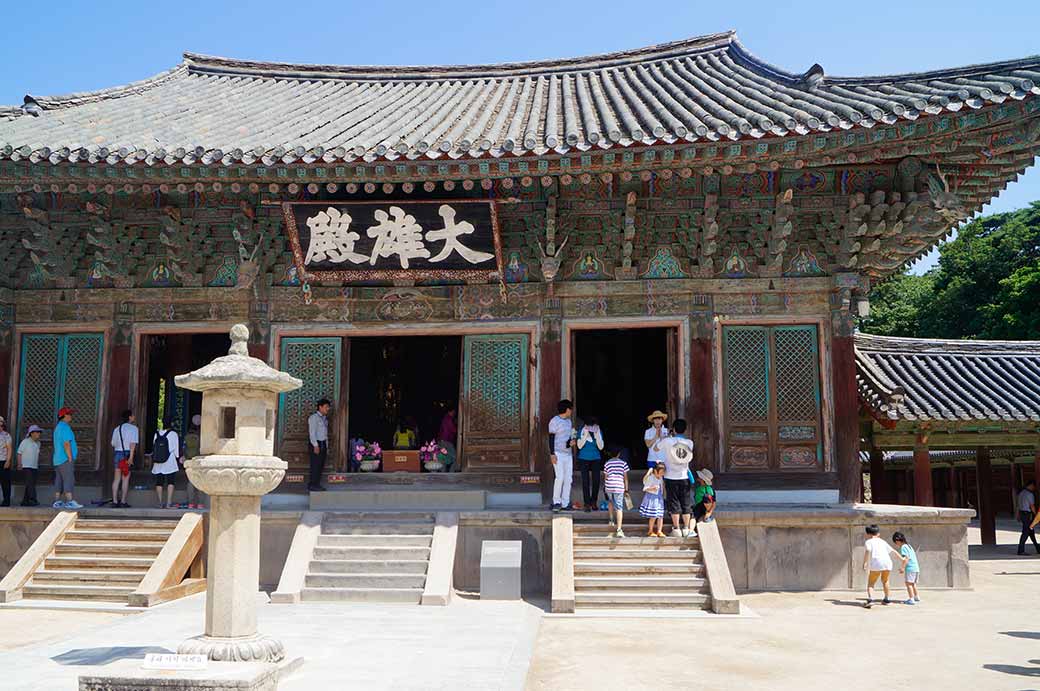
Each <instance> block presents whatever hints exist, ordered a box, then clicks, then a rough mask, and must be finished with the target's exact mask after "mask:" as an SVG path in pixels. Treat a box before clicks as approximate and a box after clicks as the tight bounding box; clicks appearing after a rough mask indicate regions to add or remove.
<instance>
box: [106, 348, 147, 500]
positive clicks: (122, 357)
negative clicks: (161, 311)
mask: <svg viewBox="0 0 1040 691" xmlns="http://www.w3.org/2000/svg"><path fill="white" fill-rule="evenodd" d="M101 395H102V396H103V398H102V400H103V401H105V406H104V412H103V415H104V418H103V420H104V425H103V426H102V428H101V436H100V437H99V439H98V446H99V447H100V448H101V449H102V451H101V496H103V497H105V498H106V499H111V498H112V480H113V479H114V478H115V469H114V468H113V467H112V461H113V455H112V447H111V445H109V444H108V443H107V442H108V440H109V434H110V433H111V432H112V430H113V429H114V428H115V426H116V425H118V424H119V423H120V422H122V421H123V417H122V416H123V411H124V410H126V409H127V408H131V405H130V343H129V342H124V341H123V340H122V339H119V338H117V339H116V340H115V343H114V345H113V346H112V349H111V350H110V351H109V353H108V390H107V391H102V392H101ZM137 425H138V427H139V428H141V429H143V428H144V425H143V423H142V421H141V420H138V421H137ZM143 450H144V448H143V447H141V448H139V449H138V450H137V453H135V454H134V467H135V468H137V469H138V470H140V469H141V468H143V467H144V465H143V464H142V463H141V462H140V461H141V453H142V452H143Z"/></svg>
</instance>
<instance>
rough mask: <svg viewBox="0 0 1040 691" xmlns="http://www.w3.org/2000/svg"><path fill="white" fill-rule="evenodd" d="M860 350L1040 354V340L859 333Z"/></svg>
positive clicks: (969, 353) (919, 352)
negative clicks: (912, 336) (917, 336)
mask: <svg viewBox="0 0 1040 691" xmlns="http://www.w3.org/2000/svg"><path fill="white" fill-rule="evenodd" d="M855 344H856V348H857V349H858V350H866V351H888V352H900V351H913V352H914V353H915V354H918V355H926V354H935V353H961V354H965V355H1002V356H1006V355H1015V354H1021V355H1038V354H1040V341H988V340H967V339H954V338H908V337H906V336H879V335H877V334H866V333H856V337H855Z"/></svg>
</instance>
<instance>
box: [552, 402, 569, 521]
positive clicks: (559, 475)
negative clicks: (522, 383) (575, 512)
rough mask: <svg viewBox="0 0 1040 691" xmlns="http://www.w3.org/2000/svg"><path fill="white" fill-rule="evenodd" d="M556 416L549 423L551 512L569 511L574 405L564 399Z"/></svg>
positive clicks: (557, 408)
mask: <svg viewBox="0 0 1040 691" xmlns="http://www.w3.org/2000/svg"><path fill="white" fill-rule="evenodd" d="M556 412H557V415H556V416H555V417H554V418H553V419H552V420H550V421H549V460H550V461H552V465H553V473H554V474H555V476H556V478H555V480H554V481H553V503H552V510H553V511H570V510H571V481H572V480H573V479H574V422H573V421H572V420H571V415H572V414H573V413H574V404H573V403H571V402H570V401H568V400H566V399H564V400H562V401H560V402H559V403H558V404H557V405H556Z"/></svg>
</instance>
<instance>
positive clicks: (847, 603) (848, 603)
mask: <svg viewBox="0 0 1040 691" xmlns="http://www.w3.org/2000/svg"><path fill="white" fill-rule="evenodd" d="M827 602H829V603H831V604H832V605H834V606H835V607H859V608H860V609H863V603H864V601H863V600H833V599H828V600H827Z"/></svg>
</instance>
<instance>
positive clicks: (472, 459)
mask: <svg viewBox="0 0 1040 691" xmlns="http://www.w3.org/2000/svg"><path fill="white" fill-rule="evenodd" d="M527 343H528V341H527V336H526V335H525V334H495V335H481V336H466V338H465V344H464V348H463V388H462V397H463V400H462V429H463V433H462V449H461V452H462V456H461V457H462V462H463V468H465V469H466V470H497V469H516V470H521V469H524V468H526V467H527V464H526V462H525V460H526V458H527V449H526V447H527V430H528V415H527V375H528V367H527V362H528V352H527Z"/></svg>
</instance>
